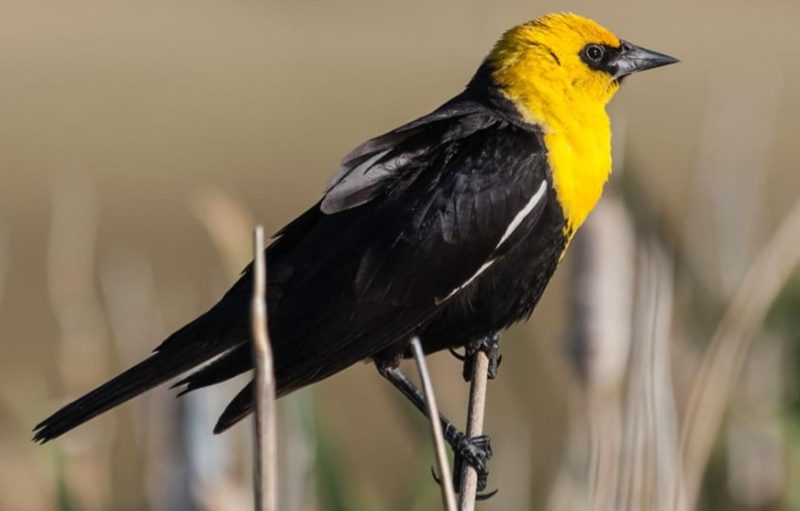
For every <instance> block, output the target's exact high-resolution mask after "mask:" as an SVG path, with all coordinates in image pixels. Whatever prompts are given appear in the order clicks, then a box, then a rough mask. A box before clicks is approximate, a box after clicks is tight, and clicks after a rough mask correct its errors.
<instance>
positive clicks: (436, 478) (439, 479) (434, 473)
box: [431, 465, 496, 491]
mask: <svg viewBox="0 0 800 511" xmlns="http://www.w3.org/2000/svg"><path fill="white" fill-rule="evenodd" d="M431 475H432V476H433V480H434V481H436V484H438V485H439V486H441V485H442V479H441V478H440V477H439V476H437V475H436V469H434V468H433V465H431ZM495 491H496V490H495Z"/></svg>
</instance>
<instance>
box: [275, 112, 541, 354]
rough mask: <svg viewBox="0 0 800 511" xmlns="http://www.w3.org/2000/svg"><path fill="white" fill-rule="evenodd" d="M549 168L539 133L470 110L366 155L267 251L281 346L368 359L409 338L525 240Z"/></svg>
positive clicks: (428, 121)
mask: <svg viewBox="0 0 800 511" xmlns="http://www.w3.org/2000/svg"><path fill="white" fill-rule="evenodd" d="M545 168H546V155H545V152H544V150H543V148H542V145H541V141H540V139H539V137H538V136H537V134H536V133H535V132H533V131H532V130H528V129H523V128H521V127H520V126H518V125H515V124H512V123H509V122H508V121H506V120H504V119H503V118H501V117H499V116H497V115H496V114H494V113H493V112H491V111H489V110H487V109H486V108H485V107H481V106H480V105H473V104H455V105H451V106H449V107H448V106H446V107H443V109H440V110H437V111H436V112H434V113H433V114H431V115H430V116H427V117H423V118H422V119H420V120H418V121H415V122H414V123H411V124H409V125H406V126H404V127H402V128H399V129H398V130H395V131H393V132H390V133H388V134H386V135H383V136H381V137H378V138H376V139H373V140H371V141H369V142H367V143H365V144H364V145H362V146H360V147H359V148H357V149H356V150H355V151H353V152H352V153H351V154H350V156H348V157H347V158H345V161H344V163H343V167H342V169H340V171H339V173H338V175H337V176H336V177H335V178H334V180H333V181H332V184H331V185H330V186H329V187H328V191H327V193H326V194H325V196H324V198H323V199H322V201H321V203H320V204H319V205H318V207H316V208H313V209H312V210H311V211H309V212H307V213H306V215H304V216H303V217H301V218H300V219H298V220H297V221H296V222H295V223H293V224H290V225H289V226H287V228H286V229H284V230H283V231H282V232H281V235H280V238H279V239H278V241H277V242H276V244H275V245H274V246H273V248H272V249H271V250H270V255H269V260H270V261H271V262H272V263H271V273H270V297H269V298H270V300H269V301H270V303H272V304H273V305H272V306H271V307H270V316H271V317H274V318H275V321H273V322H271V328H273V327H274V328H276V329H277V330H278V333H276V339H277V341H276V342H278V343H282V342H283V341H281V337H283V338H284V339H286V341H285V342H286V343H287V344H290V345H291V349H289V348H287V351H290V354H288V355H287V356H290V357H313V356H317V355H315V353H317V351H319V350H320V345H325V346H326V348H325V350H326V353H327V352H328V351H327V350H330V353H333V352H336V353H337V356H339V354H340V353H341V352H342V351H346V352H347V354H348V356H350V354H351V353H352V356H354V357H357V358H366V357H368V356H370V355H372V354H374V353H375V352H377V351H380V350H381V349H383V348H384V347H385V345H386V344H388V343H391V342H393V341H395V340H397V339H398V338H400V336H402V335H405V334H407V333H408V332H409V331H411V330H413V329H414V328H416V326H417V325H418V324H419V323H420V322H421V321H423V320H424V319H425V318H426V317H427V316H429V315H430V314H432V313H434V312H435V311H436V310H437V308H438V307H439V306H440V305H441V304H442V303H443V302H444V301H446V300H448V299H449V298H451V297H452V296H454V295H455V294H457V293H458V292H459V291H460V290H461V289H463V288H464V287H465V286H466V285H468V284H469V283H470V282H472V281H473V280H474V279H476V278H477V277H479V276H480V275H481V274H482V272H484V271H486V270H487V269H488V268H490V267H491V265H492V264H493V262H494V261H495V260H496V259H497V258H499V257H502V256H503V254H504V253H505V251H506V250H507V249H508V248H510V247H511V246H513V245H514V244H515V243H516V242H517V241H518V239H519V238H518V237H517V235H519V233H520V232H522V231H527V232H529V230H530V226H532V225H533V224H535V223H536V221H537V219H538V218H539V216H540V214H541V212H542V210H543V209H544V205H545V203H546V201H547V197H548V193H546V192H547V189H548V186H549V185H548V183H547V181H546V180H545V178H544V176H545V175H546V172H544V171H543V169H545ZM273 306H274V307H275V308H274V309H273ZM298 325H300V326H298ZM280 350H281V347H280V346H279V347H278V348H277V351H280ZM350 363H352V361H351V362H350Z"/></svg>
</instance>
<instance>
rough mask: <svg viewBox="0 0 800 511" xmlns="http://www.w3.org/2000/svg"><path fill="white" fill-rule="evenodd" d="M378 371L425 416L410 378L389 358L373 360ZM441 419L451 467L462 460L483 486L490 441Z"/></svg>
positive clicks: (419, 394) (455, 474) (456, 474)
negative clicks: (450, 450)
mask: <svg viewBox="0 0 800 511" xmlns="http://www.w3.org/2000/svg"><path fill="white" fill-rule="evenodd" d="M375 365H376V367H377V368H378V372H379V373H380V374H381V376H383V377H384V378H386V379H387V380H388V381H389V383H391V384H392V385H394V386H395V388H397V389H398V390H399V391H400V392H401V393H402V394H403V395H404V396H405V397H406V399H408V400H409V401H411V403H413V404H414V406H416V407H417V409H418V410H419V411H420V412H422V413H423V414H425V415H426V416H427V409H426V406H425V396H424V395H423V393H422V391H421V390H420V389H419V388H417V386H416V385H414V382H412V381H411V380H409V379H408V377H407V376H406V375H405V374H403V372H402V371H401V370H400V368H399V367H397V366H396V365H394V364H393V363H391V362H385V361H379V360H376V361H375ZM439 420H440V421H441V423H442V434H443V435H444V439H445V440H446V441H447V443H448V444H450V447H451V448H452V449H453V452H454V453H455V467H454V468H459V467H460V463H462V460H463V462H466V463H468V464H469V465H470V466H471V467H473V468H474V469H475V471H476V472H477V473H478V491H483V490H484V489H485V488H486V481H487V480H488V478H489V468H488V466H487V464H486V462H487V461H488V460H489V458H491V457H492V445H491V442H490V439H489V437H488V436H486V435H481V436H477V437H475V438H469V437H467V435H466V434H464V433H462V432H461V431H459V430H458V428H456V426H455V425H454V424H453V423H452V422H450V420H449V419H448V418H447V417H445V416H443V415H439ZM453 479H454V487H455V489H456V491H458V490H459V483H460V470H455V471H454V472H453Z"/></svg>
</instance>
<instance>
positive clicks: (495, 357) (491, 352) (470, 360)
mask: <svg viewBox="0 0 800 511" xmlns="http://www.w3.org/2000/svg"><path fill="white" fill-rule="evenodd" d="M479 351H482V352H484V353H486V356H487V357H489V370H488V377H489V379H490V380H494V379H495V378H497V370H498V369H499V368H500V362H502V361H503V355H501V354H500V334H499V333H494V334H492V335H487V336H486V337H481V338H480V339H477V340H474V341H470V342H468V343H467V345H466V347H465V351H464V354H463V355H459V354H458V353H456V352H455V351H453V350H452V349H451V350H450V353H452V354H453V356H454V357H456V358H457V359H458V360H460V361H462V362H464V372H463V376H464V381H470V380H472V368H473V367H474V366H475V354H476V353H478V352H479Z"/></svg>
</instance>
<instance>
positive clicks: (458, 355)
mask: <svg viewBox="0 0 800 511" xmlns="http://www.w3.org/2000/svg"><path fill="white" fill-rule="evenodd" d="M447 351H449V352H450V354H451V355H453V356H454V357H455V358H456V360H458V361H460V362H463V361H465V360H466V359H467V356H466V355H462V354H461V353H459V352H457V351H456V349H455V348H447Z"/></svg>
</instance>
